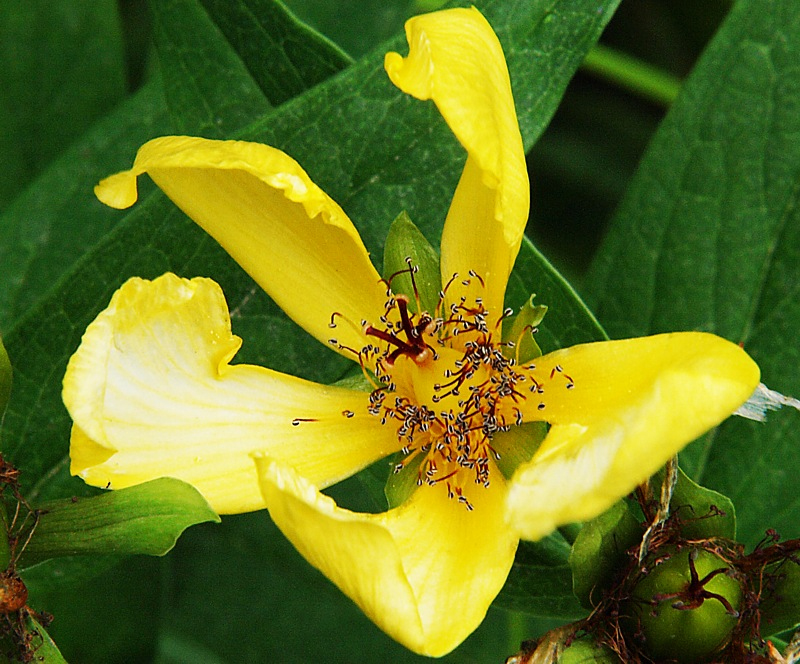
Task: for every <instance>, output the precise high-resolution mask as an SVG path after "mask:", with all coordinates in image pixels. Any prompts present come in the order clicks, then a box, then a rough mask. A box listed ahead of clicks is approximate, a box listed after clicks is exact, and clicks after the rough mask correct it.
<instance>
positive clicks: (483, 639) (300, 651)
mask: <svg viewBox="0 0 800 664" xmlns="http://www.w3.org/2000/svg"><path fill="white" fill-rule="evenodd" d="M164 563H165V567H166V568H167V570H166V571H167V573H166V574H165V577H167V576H168V577H169V578H172V579H173V580H174V581H173V583H172V586H171V588H170V592H169V593H165V595H164V604H163V605H162V612H163V615H164V616H165V620H164V624H163V626H162V630H161V634H160V638H159V650H160V652H159V655H160V656H159V659H158V661H159V662H161V663H162V664H179V663H180V664H194V663H195V662H214V663H215V664H216V663H217V662H219V663H220V664H221V663H222V662H236V663H237V664H239V663H241V664H248V663H251V662H252V663H254V664H255V663H260V662H347V663H348V664H350V663H353V664H358V663H361V662H363V663H364V664H367V663H371V662H382V661H385V662H397V663H402V664H406V663H412V662H426V661H427V662H429V661H430V660H429V659H427V658H424V657H419V656H417V655H414V654H412V653H410V652H409V651H407V650H406V649H405V648H403V647H402V646H400V645H398V644H397V643H395V642H394V641H392V640H391V639H390V638H389V637H388V636H386V635H385V634H383V633H382V632H381V631H380V630H379V629H378V628H377V627H375V626H374V625H373V624H372V623H371V622H370V621H369V620H368V619H367V618H366V617H365V616H364V615H363V614H362V613H361V611H360V610H359V609H358V608H357V607H356V606H355V604H353V603H352V602H351V601H350V600H348V599H346V598H345V597H344V596H343V595H342V594H341V593H340V592H339V590H338V589H337V588H335V587H334V586H333V585H332V584H331V583H329V582H328V581H327V580H326V579H325V578H324V577H322V575H321V574H320V573H319V572H317V571H316V570H314V569H312V568H311V567H310V566H309V565H308V564H307V563H306V562H305V561H304V560H303V559H302V558H301V557H300V556H299V555H298V554H297V552H296V551H295V550H294V548H293V547H292V545H291V544H289V542H287V541H286V539H285V538H284V537H283V536H282V535H281V533H280V531H278V529H277V528H276V527H275V526H274V525H273V524H272V522H271V521H270V520H269V518H268V517H267V515H266V514H265V513H255V514H245V515H241V516H235V517H227V518H225V519H224V520H223V522H222V524H221V525H219V526H216V525H215V526H213V527H211V528H209V527H207V526H206V525H201V526H198V527H195V528H192V529H191V530H189V531H188V532H187V533H186V534H184V536H183V537H182V538H181V539H180V541H179V542H178V544H177V545H176V547H175V549H174V550H173V551H172V553H171V554H170V555H169V556H168V557H167V558H165V559H164ZM229 616H234V617H235V620H232V619H228V617H229ZM555 624H557V621H552V620H540V619H536V618H533V617H529V616H525V615H521V614H519V613H511V612H507V611H504V610H501V609H490V612H489V615H488V617H487V619H486V621H485V622H484V624H483V625H482V626H481V627H480V628H479V629H478V631H476V632H475V634H473V635H472V636H471V637H470V638H469V639H467V641H466V642H465V643H464V645H463V646H461V647H460V648H459V649H458V650H456V651H455V652H454V653H453V654H451V655H449V656H447V657H446V658H444V659H443V660H442V661H443V662H447V663H449V664H457V663H464V664H466V663H467V662H485V661H503V659H504V657H505V656H506V655H511V654H512V653H514V652H516V650H517V649H518V647H519V643H520V641H521V640H523V639H525V638H530V637H532V636H536V635H537V634H540V633H542V632H543V631H545V630H546V629H548V628H550V627H551V626H554V625H555ZM56 637H57V635H56Z"/></svg>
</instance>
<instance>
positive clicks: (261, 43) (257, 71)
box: [200, 0, 363, 106]
mask: <svg viewBox="0 0 800 664" xmlns="http://www.w3.org/2000/svg"><path fill="white" fill-rule="evenodd" d="M200 2H201V3H202V4H203V6H204V7H205V9H206V11H207V12H208V14H209V16H210V17H211V19H212V20H213V21H214V23H215V24H216V26H217V28H219V30H220V31H221V32H222V33H223V34H224V35H225V37H226V38H227V39H228V41H229V43H230V45H231V47H232V48H233V50H234V51H236V53H237V54H238V55H239V57H240V58H241V60H242V62H243V63H244V65H245V67H247V71H248V72H249V73H250V75H251V76H252V77H253V79H254V80H255V81H256V83H258V85H259V87H260V88H261V90H262V91H263V93H264V95H265V96H266V98H267V99H269V101H270V103H271V104H272V105H273V106H279V105H280V104H282V103H283V102H285V101H288V100H289V99H291V98H292V97H295V96H297V95H299V94H300V93H302V92H304V91H305V90H308V89H309V88H312V87H314V86H315V85H317V84H319V83H322V82H323V81H325V80H326V79H327V78H329V77H330V76H333V75H334V74H336V73H338V72H339V71H341V70H342V69H344V68H345V67H347V66H348V65H350V64H351V63H352V60H351V59H350V57H349V56H348V55H347V54H346V53H345V52H344V51H342V50H341V49H340V48H339V47H338V46H336V45H335V44H334V43H333V42H331V41H329V40H328V39H327V38H326V37H324V36H322V35H321V34H319V33H318V32H315V31H314V30H312V29H311V28H309V27H308V26H307V25H305V24H304V23H302V22H300V21H299V20H298V19H297V18H295V17H294V16H293V15H292V14H291V13H290V12H289V10H288V9H287V8H286V7H285V6H284V5H283V4H281V3H280V2H273V1H272V0H200ZM362 4H363V3H362V2H359V3H358V5H359V10H360V9H361V7H360V5H362ZM330 7H331V8H332V9H333V10H334V11H335V12H336V13H337V20H342V17H341V15H340V12H341V3H336V4H335V5H330Z"/></svg>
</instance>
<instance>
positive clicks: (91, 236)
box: [0, 79, 172, 330]
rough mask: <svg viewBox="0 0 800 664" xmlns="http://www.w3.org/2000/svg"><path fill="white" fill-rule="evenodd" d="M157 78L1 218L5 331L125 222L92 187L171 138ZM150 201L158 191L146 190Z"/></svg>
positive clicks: (0, 322)
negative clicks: (147, 146)
mask: <svg viewBox="0 0 800 664" xmlns="http://www.w3.org/2000/svg"><path fill="white" fill-rule="evenodd" d="M160 88H161V84H160V82H159V81H158V80H157V79H156V80H153V81H151V82H150V83H148V84H147V85H145V86H144V87H143V88H142V89H141V90H140V91H139V92H137V93H136V94H135V95H134V96H132V97H130V98H129V99H128V100H126V101H125V102H124V103H123V104H120V106H119V107H117V108H116V109H115V110H114V111H113V112H112V113H110V114H109V115H108V116H107V117H106V118H104V119H103V120H101V121H99V122H97V123H96V124H95V125H94V126H93V127H92V128H91V129H90V130H89V131H88V132H87V133H86V134H84V135H83V137H82V138H81V140H80V141H79V142H77V143H76V144H74V145H73V146H71V147H70V148H69V149H67V150H66V151H65V152H64V153H63V154H62V155H61V156H60V157H59V158H58V159H56V160H55V161H54V162H53V163H52V164H51V165H50V166H49V167H48V168H47V169H46V170H45V171H44V172H43V173H42V174H41V175H40V176H39V177H38V178H37V179H36V180H35V181H34V182H33V183H32V184H31V185H30V186H29V187H28V188H27V189H26V190H25V191H24V192H23V193H22V194H21V195H20V196H19V197H17V198H16V199H15V200H14V202H13V203H11V205H9V206H8V208H7V209H6V210H5V211H4V212H3V213H2V214H0V265H2V266H3V269H2V270H0V329H4V330H5V329H10V328H11V326H12V324H13V323H14V322H16V321H17V320H18V319H19V318H21V317H22V316H23V315H24V314H25V313H27V312H28V311H29V310H30V309H32V308H33V305H34V303H35V302H36V301H37V300H38V299H39V298H40V297H42V296H43V295H44V294H45V293H46V292H47V291H48V290H50V289H51V288H52V287H53V284H54V283H56V282H57V281H58V279H59V277H60V276H61V275H62V274H63V273H64V272H67V271H69V270H70V269H73V268H74V265H75V262H76V261H77V259H78V258H79V257H80V256H81V255H83V254H84V253H86V252H87V251H88V250H89V249H90V248H91V247H92V246H93V245H95V244H96V243H97V242H98V240H99V239H100V238H102V237H103V236H104V235H105V234H107V233H109V232H110V231H111V230H112V229H113V228H114V226H115V225H116V224H117V223H118V221H119V213H118V212H117V211H116V210H112V209H110V208H107V207H106V206H104V205H100V204H99V203H98V202H97V199H96V198H95V197H94V194H93V193H92V188H93V187H94V185H95V184H97V182H98V181H99V180H100V178H103V177H105V176H106V175H108V174H109V173H112V172H114V171H118V170H122V169H123V168H128V167H129V166H130V162H131V157H132V155H134V154H135V153H136V149H137V148H138V147H139V146H140V145H141V144H142V143H143V142H145V141H147V140H148V139H150V138H153V137H154V136H158V135H160V134H165V133H170V132H171V131H172V126H171V125H170V124H169V117H168V115H167V111H166V106H165V104H164V98H163V96H162V94H161V89H160ZM140 189H141V193H142V195H146V193H147V192H149V191H151V190H152V186H151V185H150V183H149V182H142V183H141V185H140Z"/></svg>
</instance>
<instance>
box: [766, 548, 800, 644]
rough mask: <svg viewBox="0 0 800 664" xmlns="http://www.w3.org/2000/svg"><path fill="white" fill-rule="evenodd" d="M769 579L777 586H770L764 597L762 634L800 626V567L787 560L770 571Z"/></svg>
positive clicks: (776, 632)
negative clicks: (772, 579)
mask: <svg viewBox="0 0 800 664" xmlns="http://www.w3.org/2000/svg"><path fill="white" fill-rule="evenodd" d="M767 578H774V579H775V585H774V586H772V587H769V586H768V590H767V593H765V596H764V597H762V599H763V602H762V604H761V605H760V606H759V609H760V610H761V633H762V634H763V635H765V636H766V635H768V634H778V633H780V632H783V631H784V630H787V629H793V628H795V627H797V626H798V625H800V565H798V564H797V563H796V562H794V561H793V560H791V559H790V558H787V559H786V560H784V561H782V562H781V563H779V564H777V565H773V566H771V567H770V568H769V569H768V574H767Z"/></svg>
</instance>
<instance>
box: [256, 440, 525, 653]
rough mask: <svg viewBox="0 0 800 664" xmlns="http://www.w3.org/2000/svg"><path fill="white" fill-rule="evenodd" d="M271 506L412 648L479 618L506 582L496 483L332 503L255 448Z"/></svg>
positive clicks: (439, 649)
mask: <svg viewBox="0 0 800 664" xmlns="http://www.w3.org/2000/svg"><path fill="white" fill-rule="evenodd" d="M256 464H257V465H258V469H259V476H260V478H261V482H262V484H261V486H262V491H263V492H264V499H265V501H266V503H267V506H268V508H269V511H270V515H271V516H272V519H273V520H274V521H275V523H276V524H277V525H278V527H279V528H280V529H281V530H282V531H283V533H284V534H285V535H286V537H287V538H288V539H289V540H290V541H291V542H292V544H294V546H295V547H296V548H297V550H298V551H299V552H300V553H301V554H302V555H303V556H304V557H305V558H306V560H308V561H309V562H310V563H311V564H312V565H314V566H315V567H317V568H318V569H320V570H321V571H322V572H323V573H324V574H325V575H326V576H327V577H328V578H329V579H331V581H333V582H334V583H335V584H336V585H337V586H338V587H339V588H340V589H341V590H342V591H343V592H344V593H345V594H347V595H348V596H349V597H350V598H351V599H352V600H353V601H354V602H355V603H356V604H358V606H359V607H361V609H362V610H363V611H364V613H366V615H367V616H369V618H370V619H372V620H373V621H374V622H375V623H376V624H377V625H378V626H379V627H380V628H381V629H383V630H384V631H386V632H387V633H388V634H389V635H390V636H392V637H393V638H394V639H396V640H397V641H399V642H400V643H402V644H403V645H405V646H406V647H407V648H409V649H411V650H413V651H414V652H417V653H420V654H424V655H430V656H441V655H444V654H446V653H448V652H450V651H451V650H452V649H453V648H455V647H456V646H457V645H458V644H460V643H461V642H462V641H463V640H464V639H465V638H466V637H467V636H468V635H469V634H470V633H471V632H472V631H473V630H474V629H475V628H476V627H477V626H478V625H479V624H480V622H481V621H482V620H483V618H484V616H485V614H486V610H487V609H488V607H489V604H491V602H492V600H493V599H494V598H495V596H496V595H497V593H498V592H499V591H500V589H501V588H502V586H503V584H504V583H505V580H506V577H507V576H508V572H509V570H510V569H511V564H512V562H513V560H514V553H515V551H516V548H517V542H518V538H517V536H516V535H515V534H514V533H513V532H512V531H511V530H510V529H509V528H508V527H507V526H506V525H505V523H504V521H503V498H504V496H505V484H504V483H503V482H502V481H497V482H493V483H492V485H491V486H490V487H489V488H488V489H484V488H483V487H479V488H477V489H476V491H475V492H474V493H475V495H471V496H470V500H472V501H473V504H474V506H475V509H474V511H472V512H468V511H467V510H466V509H465V508H464V506H463V505H461V504H459V503H457V502H456V501H454V500H448V499H447V497H446V494H445V492H444V490H443V488H442V487H427V486H424V487H421V488H420V489H418V490H417V491H415V492H414V494H413V495H412V496H411V498H410V499H409V500H408V501H407V502H406V503H404V504H403V505H401V506H400V507H398V508H396V509H393V510H390V511H389V512H384V513H383V514H358V513H355V512H350V511H348V510H345V509H341V508H339V507H337V506H336V504H335V503H334V502H333V500H331V499H330V498H328V497H327V496H324V495H322V494H321V493H319V492H318V491H317V490H316V489H315V488H314V487H313V486H312V485H311V484H309V483H308V482H307V481H306V480H304V479H303V478H301V477H300V476H299V475H298V474H297V473H295V472H293V471H292V470H291V468H288V467H287V466H285V465H284V464H281V463H279V462H276V461H274V460H272V459H269V458H268V457H266V456H262V455H259V456H257V457H256Z"/></svg>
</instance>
